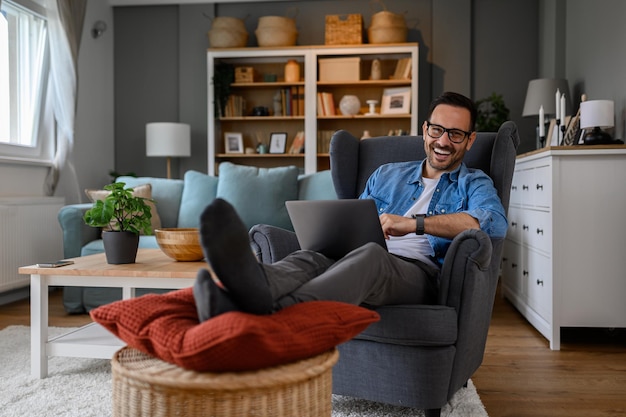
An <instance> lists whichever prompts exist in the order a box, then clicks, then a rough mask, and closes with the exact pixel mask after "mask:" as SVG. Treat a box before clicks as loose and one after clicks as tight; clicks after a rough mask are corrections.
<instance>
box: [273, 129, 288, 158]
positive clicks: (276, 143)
mask: <svg viewBox="0 0 626 417" xmlns="http://www.w3.org/2000/svg"><path fill="white" fill-rule="evenodd" d="M286 146H287V132H272V133H271V134H270V153H285V147H286Z"/></svg>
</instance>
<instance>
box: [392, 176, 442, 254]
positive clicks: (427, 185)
mask: <svg viewBox="0 0 626 417" xmlns="http://www.w3.org/2000/svg"><path fill="white" fill-rule="evenodd" d="M422 182H423V184H424V191H423V192H422V194H421V195H420V197H419V199H418V200H417V201H416V202H415V204H413V206H411V208H410V209H409V210H408V211H407V212H406V213H404V215H403V216H404V217H411V216H412V215H414V214H425V213H426V212H427V211H428V206H429V204H430V200H431V199H432V198H433V194H434V193H435V189H436V188H437V184H438V183H439V179H432V178H423V177H422ZM387 249H388V250H389V252H390V253H393V254H395V255H400V256H404V257H406V258H411V259H418V260H420V261H423V262H428V263H430V264H432V265H435V266H438V265H436V264H435V263H434V262H433V261H432V259H431V258H430V257H429V256H432V255H434V253H433V248H432V246H430V242H429V241H428V238H426V235H416V234H415V233H408V234H406V235H404V236H390V237H389V240H387Z"/></svg>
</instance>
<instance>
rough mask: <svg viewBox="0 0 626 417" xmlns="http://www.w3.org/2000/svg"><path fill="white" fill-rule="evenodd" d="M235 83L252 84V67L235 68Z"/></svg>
mask: <svg viewBox="0 0 626 417" xmlns="http://www.w3.org/2000/svg"><path fill="white" fill-rule="evenodd" d="M235 82H236V83H252V82H254V68H252V67H236V68H235Z"/></svg>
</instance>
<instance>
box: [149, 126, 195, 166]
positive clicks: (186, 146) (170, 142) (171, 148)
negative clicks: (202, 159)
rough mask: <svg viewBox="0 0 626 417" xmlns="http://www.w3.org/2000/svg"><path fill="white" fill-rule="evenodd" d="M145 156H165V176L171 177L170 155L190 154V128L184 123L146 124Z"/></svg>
mask: <svg viewBox="0 0 626 417" xmlns="http://www.w3.org/2000/svg"><path fill="white" fill-rule="evenodd" d="M146 156H164V157H166V158H167V178H168V179H170V178H172V171H171V165H170V164H171V162H170V159H171V158H172V157H182V156H191V128H190V126H189V125H188V124H185V123H148V124H146Z"/></svg>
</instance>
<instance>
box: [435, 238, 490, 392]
mask: <svg viewBox="0 0 626 417" xmlns="http://www.w3.org/2000/svg"><path fill="white" fill-rule="evenodd" d="M498 240H501V239H494V240H493V241H492V240H491V239H490V238H489V236H488V235H487V234H486V233H484V232H483V231H481V230H478V229H473V230H466V231H464V232H463V233H461V234H459V235H458V236H457V237H456V238H454V240H453V241H452V244H451V245H450V248H449V249H448V253H447V254H446V258H445V259H444V264H443V267H442V269H441V276H440V278H441V282H440V293H439V297H440V298H439V302H440V303H441V304H443V305H447V306H450V307H453V308H454V309H455V310H456V312H457V330H458V334H457V343H456V349H457V352H458V353H457V356H456V357H455V359H454V371H453V374H452V381H451V384H450V386H451V387H458V386H460V385H462V384H464V383H465V382H466V381H467V378H468V375H472V374H473V373H474V372H475V371H476V369H478V367H479V366H480V364H481V363H482V360H483V354H484V351H485V343H486V340H487V333H488V331H489V325H490V323H491V313H492V310H493V302H494V298H495V293H496V287H497V284H498V272H499V265H500V256H501V244H500V242H498Z"/></svg>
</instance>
